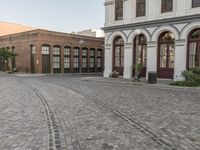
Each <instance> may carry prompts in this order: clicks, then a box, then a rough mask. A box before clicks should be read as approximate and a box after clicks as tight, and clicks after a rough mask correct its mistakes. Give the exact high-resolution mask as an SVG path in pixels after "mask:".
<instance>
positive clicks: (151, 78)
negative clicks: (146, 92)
mask: <svg viewBox="0 0 200 150" xmlns="http://www.w3.org/2000/svg"><path fill="white" fill-rule="evenodd" d="M148 83H149V84H155V83H157V73H156V72H154V71H151V72H148Z"/></svg>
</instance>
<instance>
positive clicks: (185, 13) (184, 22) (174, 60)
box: [104, 0, 200, 80]
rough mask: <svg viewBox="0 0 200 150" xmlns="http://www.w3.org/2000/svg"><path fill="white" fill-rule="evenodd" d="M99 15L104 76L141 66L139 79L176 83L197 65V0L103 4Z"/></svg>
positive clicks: (199, 28) (135, 0)
mask: <svg viewBox="0 0 200 150" xmlns="http://www.w3.org/2000/svg"><path fill="white" fill-rule="evenodd" d="M105 14H106V15H105V16H106V17H105V27H104V31H105V71H104V76H105V77H108V76H109V74H110V73H111V72H112V71H114V70H116V71H118V72H119V73H120V74H121V75H123V77H124V78H132V76H133V75H134V71H133V66H134V65H135V64H142V65H143V70H142V75H143V76H144V77H145V76H146V77H147V74H148V72H149V71H155V72H157V74H158V77H159V78H167V79H174V80H182V76H181V72H182V71H183V70H185V69H189V68H192V67H195V66H200V0H105ZM138 34H139V35H138ZM137 41H138V44H137ZM137 45H138V46H137ZM136 52H137V53H136ZM136 54H137V55H136Z"/></svg>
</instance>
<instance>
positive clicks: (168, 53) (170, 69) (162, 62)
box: [158, 32, 175, 79]
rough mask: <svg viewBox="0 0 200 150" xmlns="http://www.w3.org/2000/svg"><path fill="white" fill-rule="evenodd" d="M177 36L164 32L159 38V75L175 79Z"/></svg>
mask: <svg viewBox="0 0 200 150" xmlns="http://www.w3.org/2000/svg"><path fill="white" fill-rule="evenodd" d="M174 41H175V36H174V34H173V33H171V32H164V33H162V34H161V35H160V37H159V39H158V77H159V78H167V79H173V76H174V59H175V43H174Z"/></svg>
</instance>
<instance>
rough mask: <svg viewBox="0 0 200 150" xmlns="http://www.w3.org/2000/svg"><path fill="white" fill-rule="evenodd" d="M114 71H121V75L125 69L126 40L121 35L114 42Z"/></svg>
mask: <svg viewBox="0 0 200 150" xmlns="http://www.w3.org/2000/svg"><path fill="white" fill-rule="evenodd" d="M113 71H117V72H119V74H120V75H122V74H123V71H124V40H123V38H122V37H120V36H118V37H116V38H115V40H114V42H113Z"/></svg>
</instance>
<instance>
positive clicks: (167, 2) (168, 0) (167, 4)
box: [161, 0, 173, 12]
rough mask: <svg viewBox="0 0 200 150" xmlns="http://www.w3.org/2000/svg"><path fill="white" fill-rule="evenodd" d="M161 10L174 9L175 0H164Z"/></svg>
mask: <svg viewBox="0 0 200 150" xmlns="http://www.w3.org/2000/svg"><path fill="white" fill-rule="evenodd" d="M161 7H162V10H161V12H169V11H173V0H162V6H161Z"/></svg>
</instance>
